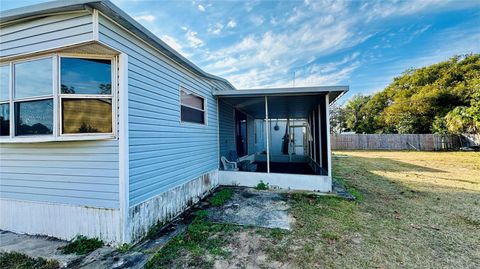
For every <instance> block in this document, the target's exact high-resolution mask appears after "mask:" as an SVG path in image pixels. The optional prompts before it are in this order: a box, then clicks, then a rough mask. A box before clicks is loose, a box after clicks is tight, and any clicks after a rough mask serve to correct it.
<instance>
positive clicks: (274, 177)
mask: <svg viewBox="0 0 480 269" xmlns="http://www.w3.org/2000/svg"><path fill="white" fill-rule="evenodd" d="M218 181H219V184H220V185H227V186H228V185H230V186H245V187H255V186H257V184H258V183H260V181H262V182H264V183H268V184H269V185H270V186H271V187H278V188H281V189H293V190H308V191H319V192H331V191H332V178H331V177H329V176H320V175H299V174H281V173H259V172H242V171H224V170H220V171H218Z"/></svg>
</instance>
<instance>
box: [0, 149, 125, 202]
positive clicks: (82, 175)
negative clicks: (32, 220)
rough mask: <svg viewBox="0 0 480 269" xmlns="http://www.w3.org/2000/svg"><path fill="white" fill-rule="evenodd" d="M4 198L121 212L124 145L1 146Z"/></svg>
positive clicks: (0, 176)
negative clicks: (120, 165)
mask: <svg viewBox="0 0 480 269" xmlns="http://www.w3.org/2000/svg"><path fill="white" fill-rule="evenodd" d="M0 179H1V180H0V197H1V198H9V199H17V200H27V201H39V202H52V203H62V204H72V205H86V206H96V207H105V208H118V206H119V202H118V197H119V194H118V141H117V140H109V141H92V142H51V143H50V142H49V143H31V144H30V143H26V144H25V143H22V144H1V145H0Z"/></svg>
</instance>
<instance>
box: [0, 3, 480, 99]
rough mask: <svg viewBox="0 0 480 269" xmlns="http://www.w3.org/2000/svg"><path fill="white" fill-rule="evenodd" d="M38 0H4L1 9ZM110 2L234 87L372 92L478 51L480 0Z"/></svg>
mask: <svg viewBox="0 0 480 269" xmlns="http://www.w3.org/2000/svg"><path fill="white" fill-rule="evenodd" d="M38 2H44V1H34V0H1V1H0V4H1V5H0V9H2V10H5V9H10V8H16V7H21V6H25V5H30V4H34V3H38ZM112 2H114V3H115V4H116V5H117V6H119V7H120V8H121V9H123V10H124V11H126V12H127V13H128V14H129V15H130V16H132V17H133V18H134V19H136V20H137V21H138V22H140V23H141V24H142V25H143V26H145V27H146V28H147V29H149V30H150V31H152V32H153V33H154V34H156V35H157V36H158V37H160V38H161V39H162V40H163V41H165V42H166V43H167V44H169V45H170V46H171V47H172V48H174V49H176V50H177V51H179V52H180V53H181V54H182V55H184V56H185V57H187V58H188V59H189V60H191V61H192V62H193V63H195V64H196V65H198V66H199V67H201V68H202V69H204V70H205V71H207V72H209V73H212V74H214V75H217V76H221V77H224V78H226V79H228V80H229V81H230V82H231V83H232V84H233V85H234V86H235V87H236V88H238V89H244V88H258V87H290V86H293V85H294V86H296V87H299V86H319V85H321V86H329V85H348V86H350V92H349V93H348V96H352V95H354V94H371V93H374V92H377V91H380V90H382V89H383V88H384V87H385V86H387V85H388V84H389V83H390V82H391V81H392V79H393V78H394V77H396V76H399V75H401V74H402V72H404V71H405V70H406V69H409V68H419V67H422V66H427V65H430V64H433V63H436V62H439V61H443V60H447V59H448V58H450V57H452V56H454V55H458V54H466V53H479V52H480V0H453V1H451V0H418V1H402V0H392V1H381V0H379V1H374V0H370V1H341V0H335V1H331V0H317V1H316V0H301V1H300V0H298V1H293V0H292V1H257V0H247V1H207V0H205V1H201V0H189V1H153V0H113V1H112ZM347 98H348V97H347ZM344 99H345V98H344Z"/></svg>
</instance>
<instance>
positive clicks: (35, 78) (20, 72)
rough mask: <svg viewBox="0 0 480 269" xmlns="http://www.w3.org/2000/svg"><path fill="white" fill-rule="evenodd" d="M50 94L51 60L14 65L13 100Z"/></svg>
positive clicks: (51, 84)
mask: <svg viewBox="0 0 480 269" xmlns="http://www.w3.org/2000/svg"><path fill="white" fill-rule="evenodd" d="M52 94H53V68H52V58H46V59H41V60H33V61H28V62H22V63H17V64H15V98H17V99H18V98H29V97H35V96H45V95H52Z"/></svg>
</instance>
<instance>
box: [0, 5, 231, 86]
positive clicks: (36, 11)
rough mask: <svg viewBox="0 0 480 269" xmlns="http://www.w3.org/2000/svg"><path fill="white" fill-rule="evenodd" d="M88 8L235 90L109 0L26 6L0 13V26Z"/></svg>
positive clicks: (173, 57) (174, 58) (200, 73)
mask: <svg viewBox="0 0 480 269" xmlns="http://www.w3.org/2000/svg"><path fill="white" fill-rule="evenodd" d="M88 7H90V8H93V9H97V10H99V11H100V12H102V13H103V14H105V15H106V16H108V17H109V18H110V19H112V20H114V21H115V22H117V23H118V24H120V25H121V26H123V27H125V28H126V29H127V30H129V31H131V32H133V33H134V34H135V35H137V36H139V37H140V38H141V39H143V40H144V41H145V42H147V43H149V44H150V45H152V46H153V47H155V48H156V49H158V50H159V51H161V52H162V53H164V54H165V55H167V56H168V57H169V58H171V59H172V60H174V61H176V62H178V63H179V64H180V65H182V66H184V67H185V68H187V69H188V70H190V71H192V72H193V73H195V74H197V75H199V76H201V77H204V78H208V79H213V80H216V81H220V82H222V83H224V84H226V85H227V86H228V87H230V88H232V89H236V88H235V87H234V86H233V85H232V84H231V83H230V82H229V81H228V80H226V79H224V78H222V77H218V76H215V75H212V74H210V73H207V72H205V71H203V70H202V69H201V68H200V67H198V66H197V65H195V64H194V63H192V62H191V61H190V60H188V59H187V58H185V57H184V56H182V55H181V54H180V53H178V52H177V51H175V50H174V49H173V48H171V47H170V46H169V45H167V44H166V43H165V42H163V41H162V40H161V39H160V38H158V37H157V36H156V35H155V34H153V33H152V32H150V31H149V30H148V29H146V28H145V27H144V26H142V25H141V24H140V23H138V22H137V21H136V20H135V19H133V18H132V17H131V16H130V15H128V14H127V13H125V12H124V11H123V10H122V9H120V8H119V7H117V6H116V5H115V4H113V3H112V2H110V1H109V0H57V1H51V2H46V3H40V4H35V5H30V6H26V7H20V8H15V9H10V10H6V11H2V12H0V24H8V23H14V22H15V21H18V20H21V19H24V18H30V17H37V16H41V15H48V14H52V13H59V12H68V11H75V10H82V9H85V10H88Z"/></svg>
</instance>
